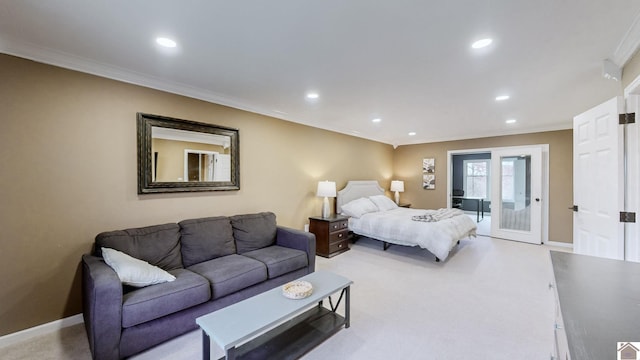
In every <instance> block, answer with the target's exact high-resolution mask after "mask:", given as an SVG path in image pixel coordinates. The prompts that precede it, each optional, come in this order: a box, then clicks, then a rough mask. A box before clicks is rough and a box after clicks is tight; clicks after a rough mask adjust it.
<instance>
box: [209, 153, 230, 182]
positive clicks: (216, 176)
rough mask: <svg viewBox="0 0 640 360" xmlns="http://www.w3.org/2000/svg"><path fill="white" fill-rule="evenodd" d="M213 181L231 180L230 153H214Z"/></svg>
mask: <svg viewBox="0 0 640 360" xmlns="http://www.w3.org/2000/svg"><path fill="white" fill-rule="evenodd" d="M214 168H215V170H214V171H213V181H231V155H229V154H216V160H215V164H214Z"/></svg>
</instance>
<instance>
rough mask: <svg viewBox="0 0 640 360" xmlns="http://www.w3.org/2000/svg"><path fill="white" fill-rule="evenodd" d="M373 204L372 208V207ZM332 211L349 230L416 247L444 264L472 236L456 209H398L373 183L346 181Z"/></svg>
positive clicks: (471, 223)
mask: <svg viewBox="0 0 640 360" xmlns="http://www.w3.org/2000/svg"><path fill="white" fill-rule="evenodd" d="M372 204H373V206H372ZM336 211H337V212H338V213H340V214H344V215H347V216H349V230H351V231H352V232H353V233H354V234H356V235H358V236H364V237H368V238H371V239H374V240H379V241H382V243H383V248H384V250H386V249H387V248H388V247H389V245H390V244H396V245H404V246H420V247H421V248H423V249H426V250H428V251H430V252H431V253H432V254H433V255H435V257H436V261H441V260H442V261H444V260H446V259H447V257H448V256H449V253H450V252H451V250H452V249H453V248H454V247H455V246H456V245H457V244H459V243H460V240H461V239H464V238H467V237H470V236H475V235H476V229H477V226H476V223H475V222H474V221H473V220H472V219H471V218H470V217H469V216H467V215H465V214H464V212H463V211H462V210H459V209H435V210H427V209H410V208H402V207H398V206H397V205H395V203H394V202H393V201H392V200H391V199H389V198H388V197H386V196H385V195H384V189H382V188H381V187H380V185H379V184H378V182H377V181H375V180H366V181H349V182H348V183H347V186H345V188H344V189H342V190H340V191H338V195H337V200H336Z"/></svg>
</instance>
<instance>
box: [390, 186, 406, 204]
mask: <svg viewBox="0 0 640 360" xmlns="http://www.w3.org/2000/svg"><path fill="white" fill-rule="evenodd" d="M391 191H395V193H396V204H398V205H399V204H400V193H401V192H404V181H401V180H392V181H391Z"/></svg>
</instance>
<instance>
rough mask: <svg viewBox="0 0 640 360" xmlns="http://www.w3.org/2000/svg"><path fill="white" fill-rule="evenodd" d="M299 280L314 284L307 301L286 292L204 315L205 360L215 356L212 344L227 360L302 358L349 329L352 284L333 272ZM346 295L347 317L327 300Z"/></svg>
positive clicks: (274, 292) (260, 296)
mask: <svg viewBox="0 0 640 360" xmlns="http://www.w3.org/2000/svg"><path fill="white" fill-rule="evenodd" d="M299 280H304V281H308V282H310V283H311V284H312V285H313V293H312V294H311V295H310V296H309V297H307V298H304V299H297V300H294V299H288V298H286V297H285V296H284V295H282V289H281V287H277V288H275V289H272V290H269V291H266V292H264V293H262V294H258V295H256V296H254V297H251V298H249V299H246V300H243V301H241V302H238V303H236V304H233V305H230V306H227V307H225V308H223V309H220V310H218V311H214V312H212V313H210V314H207V315H204V316H201V317H199V318H197V319H196V323H197V324H198V325H199V326H200V328H201V329H202V334H203V358H204V359H209V357H210V348H209V346H210V345H209V344H210V339H211V340H213V341H214V342H215V343H216V344H217V345H218V346H220V347H221V348H222V349H223V350H224V351H225V358H227V359H265V358H278V359H297V358H299V357H300V356H302V355H303V354H305V353H306V352H307V351H309V350H310V349H312V348H313V347H315V346H317V345H318V344H320V343H321V342H323V341H324V340H326V339H327V338H328V337H330V336H331V335H333V334H334V333H335V332H337V331H338V330H340V329H341V328H342V327H343V326H344V327H345V328H348V327H349V307H350V299H349V297H350V294H349V292H350V285H351V284H352V283H353V282H352V281H351V280H349V279H347V278H344V277H342V276H340V275H337V274H333V273H331V272H328V271H316V272H314V273H311V274H309V275H307V276H304V277H302V278H300V279H299ZM338 292H341V294H340V299H342V298H343V296H344V299H345V307H344V316H342V315H340V314H338V313H337V312H336V310H337V308H338V304H339V303H340V300H339V301H338V304H336V305H335V306H333V305H332V306H331V309H327V308H325V307H324V306H323V305H322V300H323V299H325V298H329V299H330V296H331V295H333V294H335V293H338Z"/></svg>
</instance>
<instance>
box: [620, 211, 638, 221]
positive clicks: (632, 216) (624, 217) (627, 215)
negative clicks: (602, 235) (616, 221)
mask: <svg viewBox="0 0 640 360" xmlns="http://www.w3.org/2000/svg"><path fill="white" fill-rule="evenodd" d="M620 222H623V223H635V222H636V213H634V212H628V211H620Z"/></svg>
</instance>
